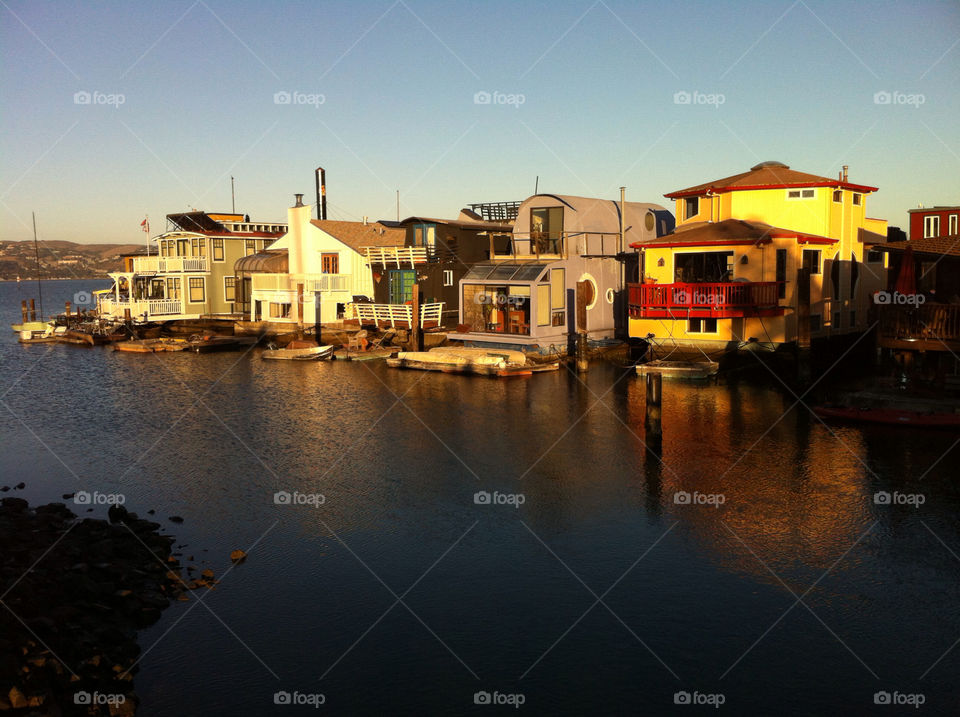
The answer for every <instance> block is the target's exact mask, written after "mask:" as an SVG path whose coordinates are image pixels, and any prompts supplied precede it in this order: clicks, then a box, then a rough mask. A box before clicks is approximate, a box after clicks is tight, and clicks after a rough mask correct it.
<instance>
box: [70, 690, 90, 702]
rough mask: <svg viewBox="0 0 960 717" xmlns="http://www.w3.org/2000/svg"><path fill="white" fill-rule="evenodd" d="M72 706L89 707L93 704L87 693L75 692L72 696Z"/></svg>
mask: <svg viewBox="0 0 960 717" xmlns="http://www.w3.org/2000/svg"><path fill="white" fill-rule="evenodd" d="M73 704H75V705H89V704H93V698H92V697H91V695H90V693H89V692H75V693H74V695H73Z"/></svg>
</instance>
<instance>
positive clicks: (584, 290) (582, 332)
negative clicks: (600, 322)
mask: <svg viewBox="0 0 960 717" xmlns="http://www.w3.org/2000/svg"><path fill="white" fill-rule="evenodd" d="M591 289H592V287H591V286H590V282H589V281H578V282H577V294H576V296H577V371H580V372H582V373H583V372H586V371H587V370H588V369H589V368H590V361H589V359H588V358H587V304H588V303H590V301H589V300H590V296H589V294H590V291H591Z"/></svg>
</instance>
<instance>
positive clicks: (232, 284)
mask: <svg viewBox="0 0 960 717" xmlns="http://www.w3.org/2000/svg"><path fill="white" fill-rule="evenodd" d="M236 295H237V277H235V276H225V277H223V300H224V301H227V302H230V303H232V302H233V301H234V300H235V299H236Z"/></svg>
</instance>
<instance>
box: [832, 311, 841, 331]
mask: <svg viewBox="0 0 960 717" xmlns="http://www.w3.org/2000/svg"><path fill="white" fill-rule="evenodd" d="M833 328H835V329H839V328H840V312H839V311H834V312H833Z"/></svg>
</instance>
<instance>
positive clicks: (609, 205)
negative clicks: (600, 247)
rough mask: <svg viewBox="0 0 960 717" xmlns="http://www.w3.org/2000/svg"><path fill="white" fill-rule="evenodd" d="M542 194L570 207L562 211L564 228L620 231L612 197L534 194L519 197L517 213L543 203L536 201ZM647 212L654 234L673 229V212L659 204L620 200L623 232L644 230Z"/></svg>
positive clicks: (615, 206)
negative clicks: (650, 215) (652, 215)
mask: <svg viewBox="0 0 960 717" xmlns="http://www.w3.org/2000/svg"><path fill="white" fill-rule="evenodd" d="M544 197H551V198H553V199H555V200H557V201H559V202H560V203H561V204H563V205H564V206H565V207H566V208H568V209H570V210H572V212H566V213H565V214H564V226H563V229H564V231H565V232H578V231H583V232H598V233H599V232H604V233H610V234H613V233H617V232H619V231H620V202H619V201H616V200H613V199H598V198H596V197H578V196H574V195H571V194H534V195H533V196H532V197H527V198H526V199H524V200H523V202H522V203H521V204H520V208H519V209H518V215H519V214H522V213H523V212H524V210H526V209H528V208H529V207H530V206H531V205H536V206H544V205H543V203H542V202H541V201H538V200H541V199H543V198H544ZM648 213H653V214H654V215H655V217H656V219H657V222H656V225H655V229H654V231H655V232H656V234H658V235H659V234H665V233H667V232H669V231H672V230H673V227H674V220H673V214H671V213H670V212H669V211H668V210H667V209H666V208H664V207H662V206H660V205H659V204H650V203H648V202H624V214H625V217H624V223H623V224H624V234H625V235H629V234H631V233H635V234H637V235H639V234H641V233H644V232H646V231H647V230H645V225H644V222H645V219H646V216H647V214H648Z"/></svg>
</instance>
